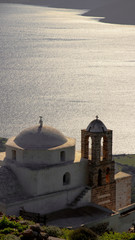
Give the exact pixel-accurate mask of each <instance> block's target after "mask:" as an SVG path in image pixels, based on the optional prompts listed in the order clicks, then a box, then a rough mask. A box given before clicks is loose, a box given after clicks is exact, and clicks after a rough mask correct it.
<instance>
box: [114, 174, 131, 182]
mask: <svg viewBox="0 0 135 240" xmlns="http://www.w3.org/2000/svg"><path fill="white" fill-rule="evenodd" d="M127 177H132V176H131V175H130V174H128V173H125V172H118V173H116V174H115V180H117V179H122V178H127Z"/></svg>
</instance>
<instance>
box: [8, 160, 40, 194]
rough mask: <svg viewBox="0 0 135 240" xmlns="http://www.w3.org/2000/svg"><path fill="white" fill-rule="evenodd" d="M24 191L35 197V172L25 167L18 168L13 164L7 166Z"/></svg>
mask: <svg viewBox="0 0 135 240" xmlns="http://www.w3.org/2000/svg"><path fill="white" fill-rule="evenodd" d="M8 166H9V167H10V168H11V170H12V171H13V172H14V174H15V175H16V176H17V178H18V181H19V183H20V184H21V185H22V187H23V189H24V191H25V192H26V193H28V194H29V195H37V171H36V170H31V169H29V168H25V167H19V166H17V165H16V164H15V163H14V164H13V163H12V164H8Z"/></svg>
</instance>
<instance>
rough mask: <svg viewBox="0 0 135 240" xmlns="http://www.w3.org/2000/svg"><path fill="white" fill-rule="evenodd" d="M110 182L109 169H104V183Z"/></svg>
mask: <svg viewBox="0 0 135 240" xmlns="http://www.w3.org/2000/svg"><path fill="white" fill-rule="evenodd" d="M109 182H110V168H109V167H108V168H107V169H106V183H109Z"/></svg>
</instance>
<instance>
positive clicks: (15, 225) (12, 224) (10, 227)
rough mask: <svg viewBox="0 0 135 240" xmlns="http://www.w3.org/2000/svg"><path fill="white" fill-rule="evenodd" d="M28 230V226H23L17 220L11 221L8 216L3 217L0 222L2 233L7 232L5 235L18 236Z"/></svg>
mask: <svg viewBox="0 0 135 240" xmlns="http://www.w3.org/2000/svg"><path fill="white" fill-rule="evenodd" d="M27 228H28V226H27V225H22V224H20V223H19V222H16V221H15V220H10V219H9V218H7V217H6V216H3V217H2V219H1V220H0V233H4V232H5V234H6V233H7V234H8V233H11V232H15V234H18V232H23V231H24V230H25V229H27Z"/></svg>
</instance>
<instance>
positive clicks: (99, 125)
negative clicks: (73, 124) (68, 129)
mask: <svg viewBox="0 0 135 240" xmlns="http://www.w3.org/2000/svg"><path fill="white" fill-rule="evenodd" d="M86 130H87V131H88V132H93V133H97V132H99V133H101V132H106V131H107V128H106V126H105V125H104V123H103V122H102V121H101V120H99V119H98V117H96V119H95V120H93V121H92V122H90V124H89V125H88V127H87V128H86Z"/></svg>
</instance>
